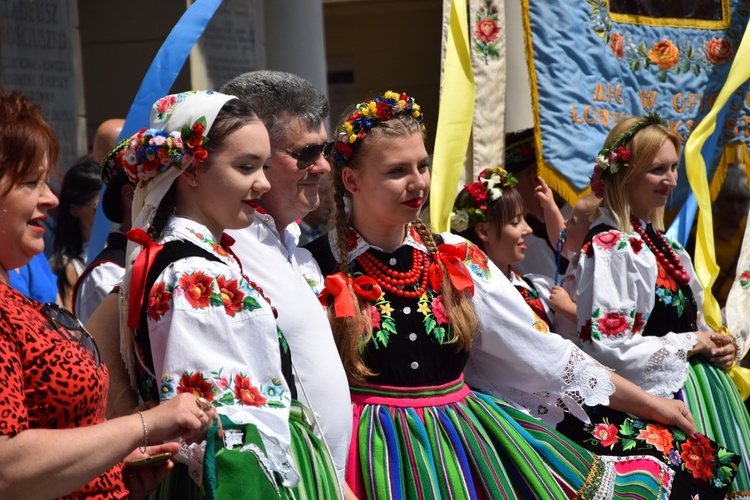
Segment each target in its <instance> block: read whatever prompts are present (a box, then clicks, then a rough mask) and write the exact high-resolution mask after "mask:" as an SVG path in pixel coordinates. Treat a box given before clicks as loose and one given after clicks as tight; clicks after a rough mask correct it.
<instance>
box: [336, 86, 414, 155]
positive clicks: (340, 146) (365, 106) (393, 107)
mask: <svg viewBox="0 0 750 500" xmlns="http://www.w3.org/2000/svg"><path fill="white" fill-rule="evenodd" d="M397 115H409V116H411V117H412V118H414V119H415V120H417V122H418V123H419V126H420V129H421V130H422V131H424V116H423V115H422V112H421V111H420V107H419V104H417V103H416V102H415V101H414V98H413V97H409V96H408V95H406V94H398V93H396V92H391V91H390V90H389V91H388V92H386V93H385V94H383V95H382V96H380V97H376V98H375V99H373V100H371V101H367V102H362V103H359V104H357V110H356V111H355V112H354V113H352V114H351V115H349V117H348V118H347V119H346V121H345V122H344V123H343V125H341V127H339V131H338V137H337V140H336V152H335V153H334V154H333V159H334V160H335V161H336V163H337V164H339V165H343V164H344V163H346V161H347V160H349V159H350V158H351V157H352V155H353V154H354V152H355V151H356V150H357V148H358V147H359V145H360V144H361V143H362V140H363V139H364V138H365V137H367V133H368V132H369V131H370V130H371V129H372V127H374V126H375V125H377V124H378V123H380V122H386V121H388V120H390V119H391V118H393V117H394V116H397Z"/></svg>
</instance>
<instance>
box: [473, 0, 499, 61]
mask: <svg viewBox="0 0 750 500" xmlns="http://www.w3.org/2000/svg"><path fill="white" fill-rule="evenodd" d="M500 29H501V27H500V17H499V9H498V7H497V5H495V1H494V0H485V1H484V2H482V4H481V5H480V6H479V8H478V9H477V14H476V17H475V21H474V38H475V39H476V41H475V47H476V50H477V52H479V53H480V54H481V55H482V56H483V58H484V63H485V64H487V63H488V59H489V58H490V57H494V58H496V59H497V58H499V57H500V51H499V50H498V48H497V46H498V37H499V35H500Z"/></svg>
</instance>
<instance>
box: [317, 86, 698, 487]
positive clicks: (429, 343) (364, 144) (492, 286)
mask: <svg viewBox="0 0 750 500" xmlns="http://www.w3.org/2000/svg"><path fill="white" fill-rule="evenodd" d="M338 132H339V134H338V137H337V139H338V140H337V147H336V152H335V154H334V160H335V165H334V167H333V170H334V176H333V177H334V201H335V207H336V209H335V215H334V220H335V228H334V229H333V230H332V231H331V232H330V233H329V234H328V235H326V236H324V237H321V238H319V239H317V240H315V241H314V242H312V243H311V244H309V245H308V249H309V250H310V251H311V253H312V256H314V258H315V259H316V260H317V263H318V264H319V265H320V269H321V270H322V273H323V276H325V279H324V284H325V288H324V290H323V292H322V293H321V295H320V298H321V302H322V303H323V304H325V305H326V306H327V307H328V310H329V316H330V318H331V321H332V325H333V331H334V336H335V339H336V341H337V344H338V346H339V352H340V354H341V356H342V360H343V364H344V366H345V368H346V370H347V373H348V376H349V379H350V391H351V394H352V401H353V412H354V421H355V424H354V427H353V430H352V442H351V448H350V458H349V465H348V467H347V483H348V485H349V486H350V488H351V489H352V491H353V492H354V494H356V495H357V496H358V497H360V498H388V499H390V498H396V499H400V498H545V499H546V498H569V497H573V496H575V495H579V497H580V498H606V497H613V498H624V497H625V496H628V498H633V497H640V498H663V497H665V496H668V494H669V492H670V491H672V488H673V486H674V484H673V481H672V480H673V478H674V477H675V476H674V472H673V469H672V468H671V467H670V466H669V465H668V464H666V463H665V462H663V461H658V460H651V459H649V458H646V459H644V458H642V457H626V458H622V457H620V458H614V459H610V458H609V457H599V456H596V455H593V454H591V453H589V452H587V451H586V450H584V449H583V448H581V447H579V446H578V445H576V444H574V443H573V442H571V441H569V440H567V439H566V438H564V437H562V436H561V435H559V434H558V433H556V432H555V431H554V430H552V429H551V428H550V427H548V426H547V425H545V424H544V423H543V422H540V421H538V420H536V419H534V418H533V417H531V416H529V415H528V414H527V413H525V412H524V411H521V410H519V409H518V408H516V407H513V406H510V405H508V404H506V403H504V402H503V401H501V400H500V399H498V398H496V397H494V396H488V395H485V394H482V393H479V392H474V391H472V390H470V389H469V388H468V385H467V382H468V383H469V384H470V385H472V386H474V387H477V388H482V389H483V390H486V391H488V392H492V393H494V394H496V395H504V396H506V397H514V398H515V397H518V396H526V397H527V400H528V401H531V400H532V399H533V401H534V405H533V408H534V414H535V415H538V416H540V417H542V418H544V419H545V420H547V421H551V422H554V420H555V419H561V418H562V414H563V410H562V409H561V407H562V406H565V407H566V408H567V409H569V410H570V411H572V412H575V413H576V414H577V415H580V416H583V417H584V418H585V415H584V413H583V411H582V409H581V406H580V405H581V404H582V403H587V404H598V403H603V404H607V403H610V404H611V405H612V406H613V407H615V408H618V409H623V410H624V409H628V410H632V411H635V413H640V414H641V415H642V416H645V417H648V418H651V419H655V420H660V421H662V422H666V423H671V424H676V425H679V426H680V427H681V428H682V429H683V430H684V431H686V432H687V433H688V435H693V432H694V427H693V424H692V420H691V419H692V417H691V416H690V414H689V413H688V412H687V411H686V408H685V406H684V405H683V404H682V403H681V402H677V401H669V400H663V399H660V398H656V397H653V396H651V395H648V394H646V393H645V392H643V391H641V390H639V389H638V388H636V387H635V386H633V385H632V384H630V383H628V382H627V381H625V380H623V379H622V378H620V377H618V376H617V375H615V374H613V373H610V372H608V371H607V370H606V369H605V368H604V367H602V366H601V365H599V364H598V363H597V362H596V361H594V360H593V359H591V358H590V357H588V356H587V355H585V354H584V353H583V352H581V351H580V350H579V349H578V348H577V347H575V346H574V345H573V344H572V343H570V342H568V341H565V340H563V339H562V338H560V337H557V336H552V335H546V334H545V333H543V332H540V331H537V330H535V329H534V327H533V325H534V322H535V318H534V315H533V314H532V312H531V310H530V309H529V308H528V307H527V306H526V305H525V303H524V302H523V299H522V298H521V296H520V295H519V294H518V293H517V292H516V291H515V289H514V288H513V286H512V285H511V284H510V283H509V282H508V281H507V279H505V278H504V277H503V276H502V273H501V272H500V271H499V270H498V269H497V267H495V266H494V265H493V264H492V263H491V262H488V261H487V257H486V256H485V255H484V253H482V251H481V250H479V249H478V248H477V247H476V246H474V245H472V244H471V243H469V242H467V241H466V240H464V239H463V238H461V237H459V236H456V235H451V234H450V233H445V234H441V235H433V234H431V232H430V231H429V230H428V229H427V228H426V227H425V225H424V224H423V223H422V222H421V220H420V219H419V212H420V209H421V207H422V205H423V203H424V201H425V199H426V197H427V195H428V193H429V187H430V169H429V156H428V155H427V151H426V149H425V145H424V126H423V117H422V113H421V110H420V108H419V106H418V105H417V104H416V103H415V101H414V99H413V98H411V97H409V96H407V95H405V94H397V93H394V92H386V93H385V94H384V95H382V96H380V97H378V98H376V99H373V100H371V101H368V102H364V103H361V104H358V105H357V106H356V107H355V108H354V109H353V110H352V112H351V114H349V115H348V117H347V118H346V119H345V120H344V122H343V124H342V125H341V126H340V127H339V129H338ZM347 205H348V207H347ZM347 215H348V216H347ZM310 264H311V265H310V266H309V268H308V269H309V271H310V273H311V276H316V275H315V274H314V273H315V269H316V267H315V265H314V263H313V262H312V261H311V262H310ZM323 276H319V278H321V279H322V277H323ZM540 345H544V346H545V349H543V350H539V349H538V346H540ZM464 376H465V377H466V382H465V381H464ZM683 437H684V436H683ZM698 437H699V436H695V438H696V439H697V438H698ZM629 472H637V473H636V474H630V473H629Z"/></svg>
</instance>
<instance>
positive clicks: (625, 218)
mask: <svg viewBox="0 0 750 500" xmlns="http://www.w3.org/2000/svg"><path fill="white" fill-rule="evenodd" d="M638 120H640V118H639V117H637V116H630V117H628V118H625V119H624V120H621V121H620V122H619V123H618V124H617V125H616V126H615V128H613V129H612V130H611V131H610V133H609V135H607V139H606V140H605V141H604V145H605V147H606V146H608V145H610V144H612V143H613V142H614V141H615V139H616V138H617V137H618V136H619V135H620V134H621V133H623V132H625V131H626V130H627V129H629V128H630V127H632V126H633V125H635V123H636V122H637V121H638ZM664 141H670V142H672V144H673V145H674V148H675V151H676V152H677V155H678V156H679V155H680V151H681V149H682V138H681V137H680V136H679V134H677V133H676V132H673V131H671V130H670V129H669V128H667V127H665V126H663V125H658V124H652V125H648V126H646V127H644V128H643V129H641V130H639V131H638V132H636V133H635V134H634V135H633V137H632V138H631V139H630V141H628V142H627V143H625V144H624V145H623V146H624V147H625V149H626V150H627V151H628V153H629V154H630V160H629V163H630V166H628V167H624V168H620V170H619V171H618V172H617V173H616V174H614V175H613V176H612V177H611V178H609V179H607V180H606V181H605V182H604V199H603V200H602V203H601V206H603V207H605V208H607V209H609V210H610V211H611V212H612V215H613V217H614V219H615V223H616V225H617V229H618V230H620V231H622V232H624V233H630V232H632V231H633V226H632V225H631V224H630V215H631V212H630V199H629V188H630V185H631V184H632V182H633V179H635V178H636V177H637V176H638V175H639V174H641V173H642V172H643V171H644V170H647V169H649V168H650V167H651V162H652V161H653V160H654V158H655V157H656V155H657V153H658V152H659V149H660V148H661V146H662V144H664ZM651 223H652V224H653V226H654V227H655V228H656V229H658V230H660V231H663V230H664V208H663V207H659V208H655V209H654V210H653V212H651Z"/></svg>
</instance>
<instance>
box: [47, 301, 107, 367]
mask: <svg viewBox="0 0 750 500" xmlns="http://www.w3.org/2000/svg"><path fill="white" fill-rule="evenodd" d="M44 314H45V315H46V316H47V318H49V319H50V321H52V322H53V323H55V324H56V325H58V326H62V327H63V328H65V329H66V330H67V331H68V333H69V334H70V335H71V336H72V337H73V338H74V339H75V340H77V341H78V343H79V344H80V346H81V347H83V348H84V349H85V350H86V351H87V352H88V353H89V354H90V355H91V357H93V358H94V361H95V362H96V364H97V366H101V364H102V360H101V355H100V354H99V348H98V347H97V345H96V342H94V338H93V337H92V336H91V334H90V333H89V332H87V331H86V330H85V329H84V328H83V325H81V323H80V322H79V321H78V320H77V319H76V318H75V316H73V313H72V312H70V311H68V310H67V309H63V308H62V307H59V306H57V305H56V304H45V305H44Z"/></svg>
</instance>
